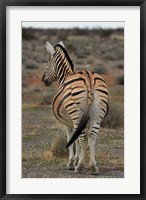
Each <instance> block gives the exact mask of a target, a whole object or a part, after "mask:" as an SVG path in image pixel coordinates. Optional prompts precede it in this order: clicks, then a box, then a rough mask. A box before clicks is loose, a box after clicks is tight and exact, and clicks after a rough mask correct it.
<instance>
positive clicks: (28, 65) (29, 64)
mask: <svg viewBox="0 0 146 200" xmlns="http://www.w3.org/2000/svg"><path fill="white" fill-rule="evenodd" d="M26 69H38V66H37V65H36V64H35V63H28V64H26Z"/></svg>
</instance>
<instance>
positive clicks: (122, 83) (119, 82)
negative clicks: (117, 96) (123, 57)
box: [117, 75, 124, 85]
mask: <svg viewBox="0 0 146 200" xmlns="http://www.w3.org/2000/svg"><path fill="white" fill-rule="evenodd" d="M117 84H120V85H124V75H121V76H118V77H117Z"/></svg>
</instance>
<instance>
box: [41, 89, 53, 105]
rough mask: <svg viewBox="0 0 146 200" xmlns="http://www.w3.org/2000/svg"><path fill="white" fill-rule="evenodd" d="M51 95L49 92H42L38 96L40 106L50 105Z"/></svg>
mask: <svg viewBox="0 0 146 200" xmlns="http://www.w3.org/2000/svg"><path fill="white" fill-rule="evenodd" d="M53 96H54V95H53V93H52V92H51V91H44V92H42V93H41V94H40V102H41V104H42V105H48V104H49V105H50V104H52V99H53Z"/></svg>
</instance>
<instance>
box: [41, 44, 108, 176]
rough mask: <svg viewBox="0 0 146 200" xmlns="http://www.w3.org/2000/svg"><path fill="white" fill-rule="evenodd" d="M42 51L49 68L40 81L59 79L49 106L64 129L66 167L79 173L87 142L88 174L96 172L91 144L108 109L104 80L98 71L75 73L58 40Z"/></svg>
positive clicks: (93, 149) (47, 45)
mask: <svg viewBox="0 0 146 200" xmlns="http://www.w3.org/2000/svg"><path fill="white" fill-rule="evenodd" d="M46 50H47V53H48V58H47V60H46V65H47V68H48V66H49V69H46V71H45V73H44V74H43V76H42V81H43V82H44V84H45V85H46V86H48V87H49V86H50V85H51V84H52V82H54V81H57V80H58V81H59V88H58V90H57V92H56V94H55V96H54V99H53V105H52V107H53V112H54V115H55V117H56V118H57V119H58V120H59V121H60V122H61V123H62V124H63V125H65V127H66V130H67V145H66V148H68V147H69V162H68V163H67V168H68V169H75V173H82V172H83V169H84V167H85V151H86V147H87V144H88V145H89V150H90V162H89V169H90V174H94V175H96V174H97V175H98V174H99V169H98V167H97V164H96V159H95V143H96V138H97V135H98V132H99V129H100V125H101V122H102V120H103V118H104V117H105V116H106V115H107V113H108V110H109V105H108V89H107V85H106V82H105V80H104V79H103V78H102V77H101V76H100V75H99V74H97V73H95V72H91V71H89V70H86V69H84V70H82V71H79V72H75V71H74V65H73V63H72V61H71V59H70V57H69V55H68V53H67V51H66V49H65V47H64V44H63V42H62V41H61V42H59V43H58V44H57V45H55V46H54V47H53V46H52V45H51V44H50V43H49V42H46ZM48 70H49V71H48ZM74 144H75V149H76V151H75V153H74Z"/></svg>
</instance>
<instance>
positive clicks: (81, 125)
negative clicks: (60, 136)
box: [66, 104, 90, 148]
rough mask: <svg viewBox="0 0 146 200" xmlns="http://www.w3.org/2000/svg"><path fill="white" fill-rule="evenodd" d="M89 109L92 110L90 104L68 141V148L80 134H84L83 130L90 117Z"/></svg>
mask: <svg viewBox="0 0 146 200" xmlns="http://www.w3.org/2000/svg"><path fill="white" fill-rule="evenodd" d="M89 111H90V105H89V104H88V106H87V109H86V111H85V113H84V115H83V116H82V118H81V120H80V123H79V125H78V127H77V129H76V131H75V132H74V134H73V136H72V137H71V139H70V141H69V142H68V143H67V145H66V148H68V147H69V146H70V145H71V144H72V143H73V142H74V141H75V140H76V139H77V138H78V137H79V135H81V134H82V131H83V130H84V129H85V127H86V124H87V122H88V119H89Z"/></svg>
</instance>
